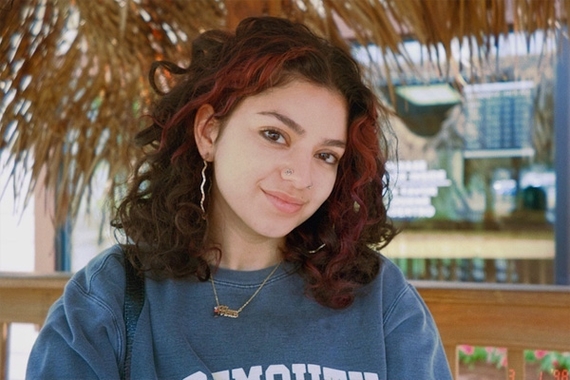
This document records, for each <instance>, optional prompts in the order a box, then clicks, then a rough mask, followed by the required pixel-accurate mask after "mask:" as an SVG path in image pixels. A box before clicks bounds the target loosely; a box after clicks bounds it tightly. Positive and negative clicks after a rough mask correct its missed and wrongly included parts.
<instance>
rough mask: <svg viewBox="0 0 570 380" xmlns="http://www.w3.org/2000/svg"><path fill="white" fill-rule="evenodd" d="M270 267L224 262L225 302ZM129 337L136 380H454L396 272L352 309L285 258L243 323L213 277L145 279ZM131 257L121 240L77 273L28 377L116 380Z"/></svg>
mask: <svg viewBox="0 0 570 380" xmlns="http://www.w3.org/2000/svg"><path fill="white" fill-rule="evenodd" d="M272 269H273V268H267V269H263V270H259V271H249V272H243V271H232V270H227V269H219V270H218V271H217V272H216V273H215V282H216V289H217V293H218V296H219V299H220V303H221V304H225V305H228V306H229V307H230V308H232V309H238V308H239V307H240V306H241V305H243V304H244V303H245V302H246V301H247V299H248V298H249V297H251V295H252V294H253V293H254V292H255V290H256V289H257V288H258V287H259V285H260V284H261V283H262V281H263V280H264V279H265V278H266V277H267V275H268V274H269V273H270V271H271V270H272ZM145 287H146V299H145V302H144V306H143V309H142V312H141V315H140V317H139V321H138V324H137V329H136V334H135V337H134V342H133V351H132V359H131V360H132V366H131V376H132V378H133V379H180V380H181V379H186V380H206V379H215V380H273V379H279V380H320V379H322V380H382V379H394V380H404V379H437V380H446V379H451V378H452V377H451V374H450V371H449V366H448V363H447V361H446V358H445V354H444V351H443V348H442V345H441V341H440V338H439V334H438V331H437V328H436V326H435V324H434V322H433V319H432V317H431V315H430V313H429V311H428V309H427V307H426V305H425V304H424V302H423V301H422V299H421V298H420V296H419V295H418V293H417V292H416V290H415V289H414V288H413V287H412V286H411V285H410V284H409V283H408V282H407V281H406V280H405V278H404V276H403V275H402V273H401V271H400V270H399V268H397V267H396V266H395V265H394V264H393V263H392V262H390V261H389V260H388V259H386V258H384V257H382V265H381V270H380V274H379V275H378V276H377V278H376V279H375V280H374V281H373V282H372V283H370V284H368V285H367V286H365V287H364V288H363V289H362V290H361V291H360V292H359V294H358V296H357V298H356V300H355V302H354V304H353V305H352V306H350V307H348V308H346V309H341V310H334V309H331V308H327V307H324V306H322V305H320V304H318V303H317V302H315V301H314V300H312V299H310V298H309V297H307V296H306V295H305V294H304V284H303V280H302V279H301V277H300V276H299V275H298V274H295V273H294V271H293V268H292V267H291V266H288V265H286V264H282V265H281V266H280V267H279V268H278V269H277V271H276V272H275V274H274V275H273V276H272V277H271V278H270V279H269V280H268V281H267V283H266V284H265V286H264V287H263V289H262V290H261V291H260V292H259V294H258V295H257V296H256V297H255V298H254V299H253V300H252V302H251V303H250V304H249V305H247V307H246V308H245V309H244V310H243V311H242V312H241V314H240V316H239V318H237V319H233V318H226V317H216V316H214V314H213V308H214V306H215V305H216V302H215V298H214V294H213V290H212V284H211V283H210V282H199V281H197V280H172V279H170V280H162V281H154V280H152V279H149V278H147V279H146V282H145ZM124 293H125V271H124V266H123V255H122V252H121V248H120V247H119V246H114V247H112V248H110V249H108V250H106V251H105V252H103V253H102V254H100V255H99V256H97V257H96V258H95V259H93V260H92V261H91V262H90V263H89V264H88V265H87V266H86V267H85V268H84V269H82V270H81V271H79V272H78V273H76V274H75V275H74V276H73V278H72V279H71V280H70V282H69V283H68V284H67V286H66V288H65V292H64V294H63V296H62V297H61V298H60V299H59V300H58V301H57V302H56V303H55V304H54V305H53V306H52V308H51V310H50V312H49V315H48V317H47V320H46V323H45V325H44V326H43V328H42V330H41V331H40V334H39V336H38V339H37V341H36V343H35V345H34V347H33V349H32V352H31V355H30V359H29V362H28V369H27V374H26V376H27V378H28V379H118V378H119V373H120V368H122V365H123V360H124V356H125V347H126V332H125V323H124V320H123V302H124Z"/></svg>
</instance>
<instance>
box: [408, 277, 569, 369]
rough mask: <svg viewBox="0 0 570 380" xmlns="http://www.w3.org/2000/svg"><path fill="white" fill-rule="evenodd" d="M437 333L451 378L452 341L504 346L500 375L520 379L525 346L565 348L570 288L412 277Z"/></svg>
mask: <svg viewBox="0 0 570 380" xmlns="http://www.w3.org/2000/svg"><path fill="white" fill-rule="evenodd" d="M413 284H414V285H415V286H416V288H417V289H418V290H419V292H420V294H421V295H422V297H423V299H424V300H425V302H426V304H427V305H428V307H429V309H430V311H431V313H432V315H433V317H434V319H435V321H436V323H437V326H438V329H439V332H440V335H441V339H442V341H443V344H444V346H445V350H446V353H447V357H448V359H449V362H450V366H451V369H452V371H453V373H454V378H456V379H457V378H458V353H457V346H458V345H461V344H470V345H476V346H491V347H505V348H507V350H508V368H507V369H506V370H505V372H506V373H505V379H509V380H514V379H524V378H525V377H524V376H525V374H524V372H525V365H524V363H525V362H524V356H523V352H524V350H526V349H543V350H553V351H570V287H567V286H564V287H562V286H544V285H504V284H501V285H499V284H473V283H456V282H426V281H417V282H413Z"/></svg>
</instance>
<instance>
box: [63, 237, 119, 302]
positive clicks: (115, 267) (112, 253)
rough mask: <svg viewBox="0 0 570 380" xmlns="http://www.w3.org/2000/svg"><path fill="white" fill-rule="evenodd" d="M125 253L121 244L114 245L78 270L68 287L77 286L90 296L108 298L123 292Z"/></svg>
mask: <svg viewBox="0 0 570 380" xmlns="http://www.w3.org/2000/svg"><path fill="white" fill-rule="evenodd" d="M124 284H125V267H124V254H123V250H122V248H121V246H119V245H114V246H112V247H110V248H108V249H106V250H105V251H103V252H101V253H100V254H99V255H97V256H96V257H95V258H93V259H92V260H91V261H90V262H89V263H88V264H87V265H86V266H85V267H84V268H83V269H81V270H80V271H78V272H77V273H76V274H75V275H74V276H73V277H72V278H71V280H70V282H69V284H68V285H67V287H66V291H67V290H68V289H67V288H70V287H75V288H77V290H79V291H80V292H82V293H84V294H85V295H86V296H89V297H97V296H101V297H104V298H108V297H109V295H112V294H122V293H123V292H124V289H125V286H124ZM121 302H122V301H121Z"/></svg>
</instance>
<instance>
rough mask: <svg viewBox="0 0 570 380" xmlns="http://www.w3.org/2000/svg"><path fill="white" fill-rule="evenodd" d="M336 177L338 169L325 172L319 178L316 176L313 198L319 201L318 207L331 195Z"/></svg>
mask: <svg viewBox="0 0 570 380" xmlns="http://www.w3.org/2000/svg"><path fill="white" fill-rule="evenodd" d="M336 177H337V171H331V172H330V173H323V174H322V175H320V176H319V178H315V181H314V183H315V187H313V190H314V193H313V200H314V201H316V202H317V203H318V207H320V206H321V205H322V204H323V203H324V202H325V201H326V200H327V199H328V198H329V196H330V195H331V193H332V190H333V188H334V185H335V183H336ZM318 207H317V208H318Z"/></svg>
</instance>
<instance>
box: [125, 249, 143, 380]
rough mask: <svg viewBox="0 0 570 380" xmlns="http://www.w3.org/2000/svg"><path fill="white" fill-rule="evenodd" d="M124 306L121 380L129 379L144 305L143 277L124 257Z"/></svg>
mask: <svg viewBox="0 0 570 380" xmlns="http://www.w3.org/2000/svg"><path fill="white" fill-rule="evenodd" d="M125 274H126V284H125V304H124V305H123V317H124V319H125V326H126V331H127V347H126V355H125V361H124V366H123V370H122V373H121V379H124V380H130V378H131V355H132V350H133V339H134V337H135V332H136V330H137V322H138V320H139V316H140V314H141V310H142V307H143V304H144V298H145V289H144V276H140V275H139V274H138V273H137V270H136V269H135V268H134V267H133V265H132V264H131V262H130V260H129V259H127V257H126V255H125Z"/></svg>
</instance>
